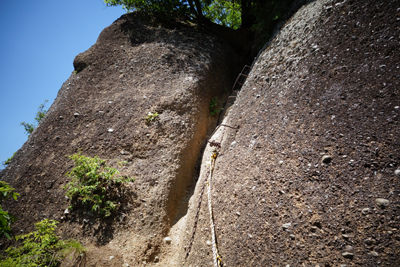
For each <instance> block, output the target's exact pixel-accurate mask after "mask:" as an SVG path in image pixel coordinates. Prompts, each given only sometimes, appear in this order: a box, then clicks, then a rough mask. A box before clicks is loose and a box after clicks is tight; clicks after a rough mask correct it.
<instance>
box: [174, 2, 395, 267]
mask: <svg viewBox="0 0 400 267" xmlns="http://www.w3.org/2000/svg"><path fill="white" fill-rule="evenodd" d="M399 12H400V2H399V1H393V0H386V1H373V0H366V1H352V0H347V1H346V0H344V1H336V0H334V1H328V0H321V1H311V2H310V3H309V4H307V5H304V6H303V7H302V8H301V9H300V10H299V11H298V12H297V13H296V14H295V15H294V16H293V17H292V18H291V19H290V20H289V21H287V23H286V24H285V25H284V26H283V27H282V29H281V30H280V31H279V33H278V34H277V35H276V36H275V38H274V39H273V40H272V41H271V42H270V44H269V45H268V46H267V47H266V48H265V50H264V51H262V53H260V55H259V57H258V59H257V60H256V62H255V64H254V66H253V69H252V71H251V73H250V75H249V77H248V79H247V81H246V83H245V85H244V86H243V88H242V89H241V91H240V92H239V94H238V97H237V99H236V102H235V104H234V105H233V107H232V109H231V111H230V113H229V114H228V116H227V117H226V118H225V120H224V123H225V124H227V125H230V126H233V127H239V129H231V128H227V127H220V128H219V130H218V131H217V132H216V134H215V136H214V137H213V138H212V139H211V140H216V141H218V142H221V148H220V149H219V155H218V157H217V158H216V163H215V170H214V174H213V176H212V190H211V196H212V201H211V203H212V206H213V215H214V223H215V231H216V241H217V242H216V243H217V248H218V251H219V255H220V256H221V258H222V262H223V264H224V266H325V267H327V266H398V265H399V262H400V183H399V176H398V168H399V165H400V134H399V126H400V124H399V115H400V114H399V113H400V109H399V106H400V92H399V88H400V40H399V38H400V16H399ZM211 153H212V148H211V147H207V149H206V153H205V155H204V157H203V165H202V170H201V176H200V179H199V182H198V184H197V186H196V190H195V193H194V195H193V197H192V199H191V200H190V207H189V211H188V215H187V216H188V218H189V219H188V220H187V224H186V226H185V229H184V232H183V234H184V235H185V241H184V244H183V246H182V248H181V255H182V256H181V258H180V261H179V263H178V264H177V266H213V256H212V255H213V253H212V246H209V245H208V244H209V240H211V238H212V236H211V230H210V229H211V228H210V227H211V224H210V219H209V216H210V215H209V212H208V205H209V203H208V201H207V189H205V192H204V194H203V197H202V202H200V195H201V192H202V188H203V186H204V184H205V179H206V177H207V174H208V173H209V171H210V163H209V162H210V160H211ZM207 161H208V162H207ZM206 188H207V185H206ZM199 203H201V204H200V206H201V208H200V211H198V205H199ZM197 213H199V217H198V219H197V218H196V214H197ZM195 225H196V226H195ZM194 229H196V230H194ZM193 232H195V234H194V238H193V240H192V236H193ZM191 243H192V244H191ZM189 246H191V250H190V253H189V255H188V256H186V251H187V248H188V247H189ZM180 264H182V265H180Z"/></svg>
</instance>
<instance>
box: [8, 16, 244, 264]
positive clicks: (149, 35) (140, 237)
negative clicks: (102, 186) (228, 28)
mask: <svg viewBox="0 0 400 267" xmlns="http://www.w3.org/2000/svg"><path fill="white" fill-rule="evenodd" d="M238 59H239V56H238V55H237V54H236V53H235V51H234V50H233V49H232V48H230V46H229V44H227V43H226V42H225V41H223V40H221V39H219V38H218V37H216V36H213V35H212V34H206V33H201V32H199V31H197V30H196V29H195V28H193V27H188V26H183V25H175V26H174V27H171V28H163V27H159V26H152V25H151V24H148V23H145V22H144V20H143V19H142V18H141V17H140V15H139V14H134V13H130V14H127V15H124V16H122V17H121V18H120V19H118V20H117V21H115V22H114V23H113V24H112V25H111V26H109V27H107V28H106V29H105V30H103V32H102V33H101V34H100V36H99V38H98V40H97V42H96V44H95V45H93V46H92V47H91V48H90V49H89V50H88V51H86V52H84V53H82V54H79V55H78V56H77V57H76V58H75V60H74V67H75V72H74V73H72V74H71V77H70V78H69V79H68V80H67V81H66V82H65V83H64V84H63V86H62V88H61V89H60V91H59V93H58V96H57V99H56V100H55V102H54V103H53V105H52V106H51V107H50V109H49V111H48V113H47V115H46V117H45V118H44V119H43V120H42V121H41V122H40V125H39V126H38V127H37V128H36V129H35V131H34V132H33V133H32V135H31V136H30V137H29V139H28V141H27V142H26V143H25V144H24V146H23V147H22V148H21V149H20V150H19V151H18V152H17V153H16V155H15V156H14V158H13V160H12V163H10V165H9V166H8V167H7V168H6V169H5V170H3V171H2V172H1V173H0V179H1V180H5V181H7V182H9V183H10V184H11V186H12V187H14V188H15V189H16V192H18V193H19V194H20V197H19V198H18V201H17V202H13V201H9V202H8V203H6V205H5V206H4V207H5V209H6V210H8V211H9V212H10V213H12V214H14V215H15V216H17V217H18V218H19V220H18V221H17V222H16V223H15V225H14V227H13V229H14V230H15V231H16V232H17V233H20V232H27V231H31V230H33V227H34V223H36V222H38V221H40V220H42V219H45V218H48V219H55V220H58V221H61V223H60V225H59V228H58V231H59V234H60V235H61V236H62V237H63V238H72V237H73V238H77V239H78V240H81V241H82V242H83V244H84V245H86V246H88V247H89V252H88V254H87V257H86V259H85V260H86V266H121V264H122V263H124V264H128V265H130V266H139V265H142V263H143V262H147V263H150V262H157V261H158V259H157V255H158V254H159V251H160V246H161V244H162V240H163V238H164V237H165V236H166V235H167V233H168V231H169V230H170V228H171V225H172V224H173V222H174V221H175V220H177V216H178V217H179V216H182V212H181V210H183V213H184V210H185V209H186V208H187V205H186V207H185V197H186V196H187V195H188V193H189V192H190V190H191V188H192V186H193V185H194V183H195V181H196V178H197V176H198V168H196V164H197V162H198V158H199V155H200V151H201V149H202V148H203V146H204V144H205V140H206V138H207V137H208V135H209V134H211V132H212V131H213V130H214V128H215V125H216V123H217V119H218V118H217V116H211V115H210V111H209V104H210V101H211V99H213V98H215V97H217V99H219V100H218V102H219V107H220V106H221V104H222V99H223V98H224V97H226V94H227V93H228V90H229V88H230V87H231V86H232V83H233V81H234V79H235V75H236V66H237V64H238V63H239V62H238ZM149 112H151V113H155V112H157V113H158V114H159V116H158V117H157V120H155V121H153V122H147V121H146V120H145V119H144V118H145V117H146V116H147V115H148V113H149ZM79 150H81V151H82V154H83V155H86V156H92V157H93V156H95V155H97V156H99V157H100V158H102V159H105V160H106V161H107V163H108V164H109V165H111V166H113V167H117V162H120V161H127V162H128V163H127V164H126V165H124V166H123V167H122V168H120V167H117V169H119V170H120V171H121V172H122V174H123V175H125V176H129V177H134V178H135V179H136V181H135V182H133V183H130V184H129V185H128V188H127V190H128V193H127V194H126V197H125V198H124V199H122V200H121V201H122V203H120V204H121V205H120V206H119V207H120V209H119V213H118V216H113V217H112V218H110V219H106V220H102V219H100V218H99V217H98V216H95V215H93V214H92V213H90V212H83V211H79V212H78V213H76V212H70V213H69V214H66V213H65V210H66V209H67V207H68V206H69V200H68V199H66V198H65V190H64V189H63V186H65V185H66V184H67V183H68V182H69V178H68V177H67V176H66V175H65V174H66V173H67V172H68V171H70V170H71V169H72V167H73V162H72V161H71V160H69V159H68V158H67V156H68V155H72V154H75V153H77V152H78V151H79ZM186 201H187V200H186ZM182 203H183V204H182ZM179 207H182V208H181V210H180V208H179ZM90 248H91V249H90ZM128 265H126V266H128Z"/></svg>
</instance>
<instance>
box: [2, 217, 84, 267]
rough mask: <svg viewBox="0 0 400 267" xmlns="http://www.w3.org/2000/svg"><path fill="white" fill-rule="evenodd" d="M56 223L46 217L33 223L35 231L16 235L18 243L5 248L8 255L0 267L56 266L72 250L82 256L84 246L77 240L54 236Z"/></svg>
mask: <svg viewBox="0 0 400 267" xmlns="http://www.w3.org/2000/svg"><path fill="white" fill-rule="evenodd" d="M57 223H58V222H57V221H54V220H47V219H46V220H43V221H41V222H38V223H36V224H35V227H36V231H34V232H31V233H28V234H25V235H20V236H17V237H16V240H17V241H18V240H20V241H21V243H20V245H19V246H17V247H14V246H12V247H9V248H8V249H6V251H5V253H6V254H7V256H8V257H7V258H6V259H4V260H2V261H0V267H20V266H26V267H36V266H49V267H56V266H59V265H60V263H61V261H62V260H63V258H64V257H65V256H66V255H68V254H70V253H71V252H72V251H74V252H75V253H77V254H78V259H79V258H80V257H82V256H83V253H85V248H84V247H83V246H82V245H81V244H80V243H79V242H78V241H76V240H68V241H62V240H60V239H59V238H58V237H57V236H56V234H55V233H54V230H55V229H56V228H57V226H56V224H57Z"/></svg>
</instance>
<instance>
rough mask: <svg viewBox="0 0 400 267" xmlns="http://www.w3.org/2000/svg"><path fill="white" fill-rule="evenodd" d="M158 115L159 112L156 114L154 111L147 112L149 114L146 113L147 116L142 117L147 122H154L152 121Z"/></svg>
mask: <svg viewBox="0 0 400 267" xmlns="http://www.w3.org/2000/svg"><path fill="white" fill-rule="evenodd" d="M159 115H160V114H158V113H157V112H155V113H151V112H149V114H147V116H146V117H144V119H145V120H146V121H147V122H148V123H150V122H154V121H156V120H157V119H158V116H159Z"/></svg>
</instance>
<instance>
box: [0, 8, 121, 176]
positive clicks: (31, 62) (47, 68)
mask: <svg viewBox="0 0 400 267" xmlns="http://www.w3.org/2000/svg"><path fill="white" fill-rule="evenodd" d="M124 13H125V11H124V10H123V9H122V7H121V6H119V7H107V6H106V5H105V4H104V3H103V1H102V0H36V1H32V0H30V1H28V0H22V1H5V2H4V3H2V4H1V11H0V90H1V91H0V114H1V117H2V123H1V126H0V169H2V164H1V163H2V162H3V161H5V160H6V159H7V158H8V157H10V156H11V155H12V154H13V153H14V152H15V151H17V150H18V149H19V148H20V147H21V146H22V145H23V144H24V142H25V141H26V140H27V136H26V135H25V133H24V128H23V126H20V123H21V122H28V123H33V122H34V117H35V115H36V112H37V108H38V106H39V105H40V104H41V103H43V102H44V100H45V99H48V100H49V102H48V103H47V104H46V108H45V109H46V110H47V109H48V108H49V107H50V105H51V104H52V103H53V101H54V99H55V98H56V96H57V92H58V90H59V89H60V88H61V85H62V84H63V82H64V81H65V80H67V78H68V77H69V76H70V75H71V73H72V71H73V65H72V62H73V60H74V58H75V56H76V55H78V54H79V53H82V52H84V51H86V50H87V49H89V48H90V47H91V46H92V45H93V44H94V43H95V42H96V40H97V37H98V36H99V34H100V32H101V31H102V30H103V29H104V28H105V27H107V26H109V25H110V24H111V23H112V22H113V21H115V20H116V19H118V18H119V17H120V16H121V15H122V14H124Z"/></svg>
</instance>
